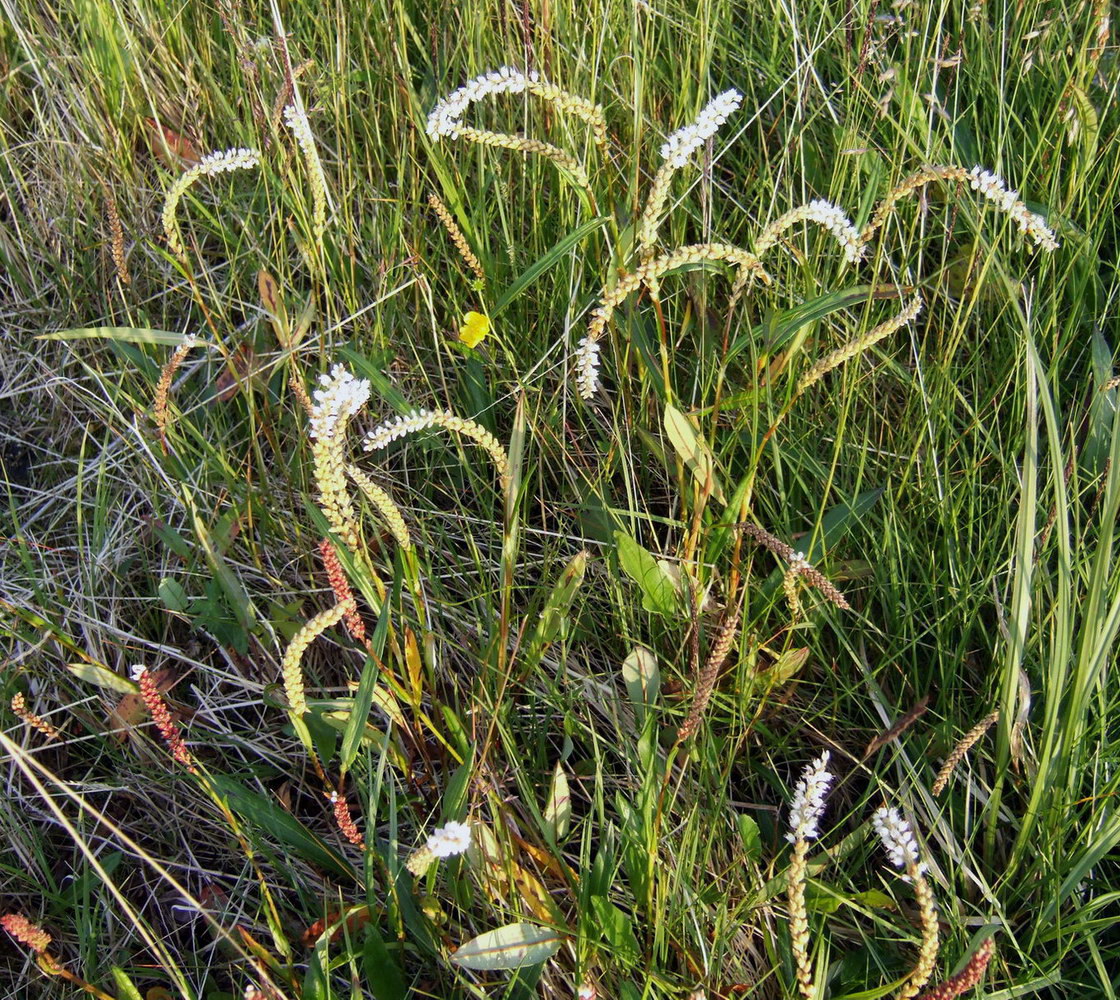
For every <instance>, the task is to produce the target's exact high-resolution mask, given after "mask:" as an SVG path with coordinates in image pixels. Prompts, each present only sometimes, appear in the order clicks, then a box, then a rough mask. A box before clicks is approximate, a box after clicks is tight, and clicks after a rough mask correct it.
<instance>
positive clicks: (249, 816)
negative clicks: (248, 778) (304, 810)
mask: <svg viewBox="0 0 1120 1000" xmlns="http://www.w3.org/2000/svg"><path fill="white" fill-rule="evenodd" d="M211 780H212V781H213V782H214V784H215V785H216V786H217V788H218V791H219V792H221V794H222V795H223V796H224V797H225V799H226V801H227V803H228V804H229V807H230V808H231V809H232V810H233V811H234V812H237V813H240V814H241V815H242V816H243V817H244V818H245V819H246V820H248V821H249V822H250V823H252V824H253V825H254V826H256V827H257V828H258V829H259V830H261V831H262V832H264V833H265V834H267V835H268V836H269V837H270V838H272V839H273V840H275V841H277V842H278V843H281V844H283V845H285V846H286V847H289V848H291V849H292V851H293V852H294V853H295V854H297V855H298V856H300V857H302V858H304V859H305V860H307V861H310V862H311V863H312V864H316V865H319V866H320V867H321V868H325V869H327V870H328V871H331V872H334V873H335V874H336V875H340V876H341V877H343V878H345V879H352V878H353V876H354V873H353V870H352V869H351V867H350V865H349V863H348V862H347V861H346V859H345V858H342V857H340V856H339V855H338V854H336V853H335V852H334V850H333V849H332V848H331V847H330V846H329V845H328V844H326V843H324V842H323V841H322V840H320V839H319V838H318V837H316V836H315V834H313V833H312V832H311V831H310V830H308V829H307V827H305V826H304V825H303V824H302V823H300V821H299V820H297V819H296V818H295V817H294V816H293V815H291V813H288V812H285V811H284V810H283V809H281V808H280V806H279V805H278V804H277V803H275V802H272V801H270V800H269V799H266V798H264V797H263V796H261V795H258V794H257V793H256V792H253V791H250V790H249V789H248V788H246V787H245V786H244V785H242V784H241V783H240V782H239V781H237V780H236V779H235V778H232V777H230V776H229V775H225V774H215V775H214V776H213V777H212V779H211Z"/></svg>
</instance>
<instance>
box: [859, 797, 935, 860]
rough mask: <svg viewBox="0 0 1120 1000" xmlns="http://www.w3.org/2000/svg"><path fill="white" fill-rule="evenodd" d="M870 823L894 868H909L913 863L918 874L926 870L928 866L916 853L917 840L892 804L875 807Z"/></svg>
mask: <svg viewBox="0 0 1120 1000" xmlns="http://www.w3.org/2000/svg"><path fill="white" fill-rule="evenodd" d="M871 823H872V825H873V826H874V827H875V832H876V833H877V834H879V839H880V840H881V841H882V842H883V848H884V849H885V850H886V852H887V856H888V857H889V858H890V860H891V864H892V865H894V866H895V868H909V867H910V866H912V865H913V866H915V867H917V869H918V874H921V873H923V872H924V871H925V870H926V868H927V867H928V866H927V865H926V863H925V862H924V861H922V860H921V856H920V855H919V854H918V842H917V840H915V839H914V834H913V833H912V832H911V830H910V824H909V823H907V822H906V820H904V819H903V818H902V817H901V816H900V815H899V812H898V810H897V809H895V808H894V806H890V807H888V806H881V807H880V808H879V809H876V810H875V815H874V816H872V817H871Z"/></svg>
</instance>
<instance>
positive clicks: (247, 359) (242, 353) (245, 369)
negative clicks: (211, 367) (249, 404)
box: [214, 344, 256, 403]
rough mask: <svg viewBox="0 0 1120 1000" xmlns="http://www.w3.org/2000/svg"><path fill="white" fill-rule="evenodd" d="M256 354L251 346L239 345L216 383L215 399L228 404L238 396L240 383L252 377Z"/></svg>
mask: <svg viewBox="0 0 1120 1000" xmlns="http://www.w3.org/2000/svg"><path fill="white" fill-rule="evenodd" d="M255 358H256V352H255V351H254V350H253V348H252V345H250V344H239V345H238V347H237V350H235V351H234V352H233V353H232V354H231V355H230V356H229V361H228V362H227V363H226V367H225V368H224V369H223V370H222V374H221V375H219V376H218V379H217V381H216V382H215V383H214V398H215V399H216V400H218V402H220V403H228V402H229V401H230V400H231V399H233V397H234V396H236V395H237V389H238V385H239V383H240V382H244V381H245V380H246V379H249V378H251V377H252V373H253V361H254V360H255Z"/></svg>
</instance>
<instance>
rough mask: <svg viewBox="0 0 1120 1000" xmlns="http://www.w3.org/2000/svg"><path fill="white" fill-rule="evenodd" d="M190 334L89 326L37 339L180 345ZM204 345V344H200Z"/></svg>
mask: <svg viewBox="0 0 1120 1000" xmlns="http://www.w3.org/2000/svg"><path fill="white" fill-rule="evenodd" d="M187 336H188V334H185V333H172V332H171V331H170V330H147V329H143V328H141V327H132V326H87V327H82V328H80V329H73V330H59V331H58V332H57V333H41V334H39V336H38V337H36V338H35V339H36V340H116V341H119V342H120V343H124V344H166V345H167V346H168V347H178V346H179V345H180V344H182V343H183V341H184V340H186V339H187ZM200 346H202V345H200Z"/></svg>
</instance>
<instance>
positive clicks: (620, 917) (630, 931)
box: [591, 896, 640, 962]
mask: <svg viewBox="0 0 1120 1000" xmlns="http://www.w3.org/2000/svg"><path fill="white" fill-rule="evenodd" d="M591 908H592V909H593V910H594V911H595V918H596V923H597V924H598V928H599V933H600V934H601V935H602V936H603V940H604V941H606V942H607V944H609V945H610V946H611V950H612V951H613V952H614V953H615V954H616V955H617V957H618V958H621V959H622V960H623V961H631V962H633V961H635V960H637V958H638V955H639V953H640V948H639V947H638V939H637V938H636V937H635V936H634V924H633V921H631V919H630V918H629V917H628V916H627V915H626V914H625V913H623V912H622V910H620V909H619V908H618V907H617V906H615V905H614V903H612V902H611V901H610V900H609V899H606V898H605V897H603V896H592V897H591Z"/></svg>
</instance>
